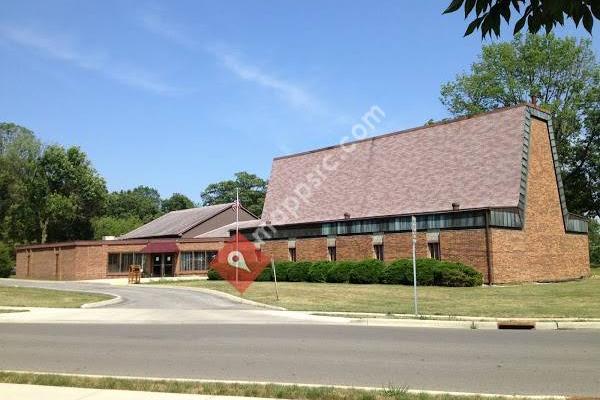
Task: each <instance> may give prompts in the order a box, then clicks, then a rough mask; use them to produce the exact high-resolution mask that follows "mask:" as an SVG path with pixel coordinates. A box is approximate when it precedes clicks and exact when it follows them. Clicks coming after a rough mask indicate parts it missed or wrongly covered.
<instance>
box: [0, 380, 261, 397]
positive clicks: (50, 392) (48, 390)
mask: <svg viewBox="0 0 600 400" xmlns="http://www.w3.org/2000/svg"><path fill="white" fill-rule="evenodd" d="M0 393H1V394H2V395H1V397H2V400H39V399H48V400H55V399H56V400H83V399H86V400H192V399H193V400H262V399H260V398H258V397H239V396H210V395H201V394H178V393H160V392H135V391H130V390H110V389H82V388H73V387H59V386H38V385H19V384H12V383H0Z"/></svg>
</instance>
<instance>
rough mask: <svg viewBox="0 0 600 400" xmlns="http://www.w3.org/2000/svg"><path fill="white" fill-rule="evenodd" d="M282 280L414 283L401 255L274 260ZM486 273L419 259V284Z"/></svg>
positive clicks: (211, 275)
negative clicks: (388, 259) (388, 260)
mask: <svg viewBox="0 0 600 400" xmlns="http://www.w3.org/2000/svg"><path fill="white" fill-rule="evenodd" d="M275 270H276V271H277V280H278V281H280V282H329V283H361V284H369V283H383V284H392V285H398V284H399V285H412V284H413V266H412V260H409V259H402V260H397V261H394V262H392V263H389V264H385V263H383V262H381V261H378V260H363V261H336V262H331V261H316V262H307V261H302V262H291V261H279V262H276V263H275ZM208 279H211V280H217V279H221V277H220V276H219V274H218V273H217V272H216V271H213V270H209V271H208ZM272 280H273V271H272V269H271V268H270V267H267V268H265V269H264V270H263V272H262V273H261V274H260V275H259V276H258V278H256V281H272ZM482 283H483V275H482V274H481V273H480V272H478V271H476V270H475V269H474V268H472V267H469V266H467V265H464V264H460V263H454V262H449V261H440V260H434V259H430V258H425V259H417V284H418V285H421V286H455V287H456V286H480V285H481V284H482Z"/></svg>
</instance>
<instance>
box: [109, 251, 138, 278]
mask: <svg viewBox="0 0 600 400" xmlns="http://www.w3.org/2000/svg"><path fill="white" fill-rule="evenodd" d="M145 259H146V257H145V255H144V254H139V253H109V254H108V268H107V271H108V273H110V274H120V273H128V272H129V266H130V265H141V266H142V268H143V267H144V261H145Z"/></svg>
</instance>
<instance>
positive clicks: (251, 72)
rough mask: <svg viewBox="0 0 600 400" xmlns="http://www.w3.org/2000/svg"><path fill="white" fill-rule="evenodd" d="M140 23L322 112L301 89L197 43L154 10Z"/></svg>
mask: <svg viewBox="0 0 600 400" xmlns="http://www.w3.org/2000/svg"><path fill="white" fill-rule="evenodd" d="M141 22H142V25H143V26H144V27H145V28H146V29H148V30H149V31H150V32H152V33H155V34H157V35H159V36H162V37H164V38H166V39H168V40H170V41H172V42H174V43H176V44H178V45H180V46H182V47H185V48H187V49H190V50H197V49H202V50H204V51H205V52H207V53H209V54H211V55H212V56H213V57H215V59H216V60H217V62H218V63H219V64H220V65H222V66H223V67H224V68H225V69H227V70H228V71H229V72H231V73H232V74H233V75H234V76H236V77H237V78H239V79H242V80H244V81H248V82H252V83H254V84H256V85H259V86H261V87H263V88H266V89H269V90H272V91H274V92H275V93H277V94H278V95H279V96H280V97H281V98H283V99H284V100H285V101H287V102H288V103H290V104H291V105H293V106H295V107H300V108H302V109H304V110H311V111H313V112H318V111H322V110H323V107H322V105H321V104H320V102H319V101H318V99H317V98H316V97H315V96H313V95H312V94H310V93H309V92H308V91H307V90H306V89H305V88H303V87H302V86H301V85H299V84H297V83H293V82H290V81H287V80H284V79H281V78H277V77H275V76H274V75H273V74H272V73H269V72H267V71H264V70H261V69H260V68H258V67H257V66H255V65H253V64H252V63H248V62H242V60H241V58H240V57H239V56H238V55H236V54H234V53H233V52H232V51H230V50H228V49H227V48H226V47H224V46H215V45H208V44H206V43H202V44H201V43H199V42H198V41H197V40H195V39H194V38H192V37H191V36H190V35H188V34H186V33H185V32H184V29H182V28H181V27H180V26H176V25H174V24H172V23H169V22H167V21H166V20H165V19H164V18H163V16H162V15H161V14H160V11H159V10H157V9H154V10H151V11H148V12H146V13H144V14H143V15H142V16H141Z"/></svg>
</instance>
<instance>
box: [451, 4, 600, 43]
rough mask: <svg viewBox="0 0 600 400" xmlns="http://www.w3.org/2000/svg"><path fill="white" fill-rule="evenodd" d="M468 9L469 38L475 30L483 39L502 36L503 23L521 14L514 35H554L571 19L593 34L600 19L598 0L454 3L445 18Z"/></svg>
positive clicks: (466, 11)
mask: <svg viewBox="0 0 600 400" xmlns="http://www.w3.org/2000/svg"><path fill="white" fill-rule="evenodd" d="M463 8H464V12H465V19H467V18H470V17H472V20H471V21H470V23H469V26H468V27H467V30H466V31H465V36H467V35H470V34H471V33H473V32H474V31H475V30H477V29H479V30H481V36H482V37H486V36H488V35H489V36H492V33H493V34H494V35H496V36H500V25H501V22H502V19H504V20H505V21H506V23H507V24H508V23H509V22H510V20H511V18H512V15H511V14H512V13H514V14H517V16H518V19H517V21H516V23H515V27H514V33H518V32H519V31H521V29H523V27H525V26H527V29H528V30H529V32H531V33H537V32H538V31H539V30H540V29H541V28H544V29H545V30H546V33H550V32H551V31H552V29H553V28H554V27H556V25H558V24H560V25H564V23H565V19H570V20H572V21H573V22H574V23H575V26H579V24H580V23H582V24H583V27H584V29H585V30H586V31H588V32H589V33H590V34H591V33H592V27H593V26H594V18H597V19H600V1H598V0H452V1H451V2H450V5H449V6H448V8H446V10H445V11H444V14H447V13H453V12H455V11H458V10H460V9H463Z"/></svg>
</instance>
